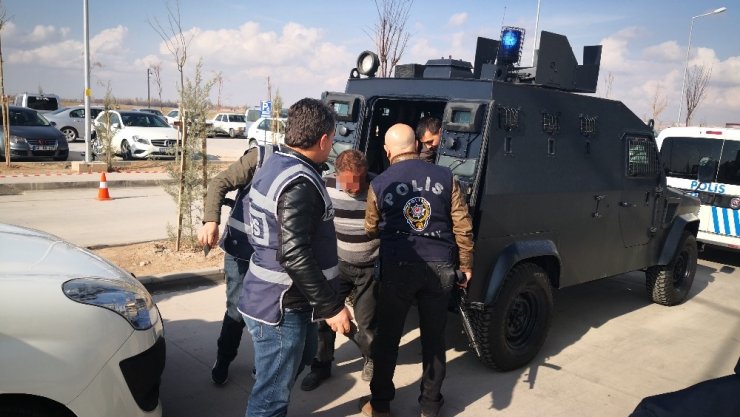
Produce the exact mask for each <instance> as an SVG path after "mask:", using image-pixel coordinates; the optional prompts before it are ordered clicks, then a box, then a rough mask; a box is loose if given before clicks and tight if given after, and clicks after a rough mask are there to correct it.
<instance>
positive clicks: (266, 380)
mask: <svg viewBox="0 0 740 417" xmlns="http://www.w3.org/2000/svg"><path fill="white" fill-rule="evenodd" d="M335 124H336V114H335V113H334V111H333V110H332V109H331V108H330V107H328V106H327V105H326V104H324V103H322V102H321V101H319V100H315V99H309V98H305V99H302V100H300V101H298V102H297V103H295V104H293V105H292V106H291V107H290V109H289V110H288V126H287V128H286V132H285V146H284V147H282V148H281V149H280V151H278V152H275V153H274V154H273V155H272V157H270V159H268V160H266V161H265V163H264V164H263V165H262V167H261V168H260V169H259V170H258V171H257V172H256V173H255V175H254V178H253V180H252V185H251V188H250V190H249V195H248V197H247V199H246V200H247V202H248V204H244V216H243V218H244V220H245V223H246V224H249V225H251V230H250V232H249V243H250V244H251V246H252V247H253V248H254V254H253V255H252V258H251V262H250V265H249V270H248V271H247V274H246V276H245V277H244V281H243V283H242V293H241V296H240V298H239V311H240V312H241V313H242V314H243V316H244V321H245V322H246V324H247V328H248V329H249V333H250V334H251V335H252V341H253V343H254V356H255V359H254V360H255V366H256V368H257V381H256V382H255V384H254V386H253V387H252V391H251V394H250V396H249V403H248V405H247V413H246V415H247V416H248V417H266V416H284V415H286V414H287V412H288V404H289V402H290V391H291V389H292V388H293V385H294V383H295V381H296V378H297V376H298V374H299V373H300V372H301V370H302V369H303V368H304V367H305V366H306V365H308V364H310V363H311V359H312V358H313V357H314V355H315V354H316V342H317V333H316V323H315V321H314V320H326V324H327V325H328V326H329V328H330V329H331V330H332V331H334V332H342V333H347V332H349V330H350V320H351V319H352V316H351V315H350V313H349V310H348V309H347V307H345V306H344V301H343V300H342V299H341V298H339V296H338V295H337V294H336V292H335V291H334V289H333V287H332V284H331V283H330V280H333V279H336V278H337V276H338V266H337V263H338V256H337V241H336V233H335V229H334V206H333V205H332V202H331V199H330V198H329V196H328V193H327V190H326V187H325V186H324V181H323V179H322V178H321V169H320V165H321V164H322V163H324V162H326V160H327V159H328V158H329V153H330V152H331V149H332V140H333V138H334V129H335Z"/></svg>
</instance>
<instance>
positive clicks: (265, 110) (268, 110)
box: [260, 100, 272, 117]
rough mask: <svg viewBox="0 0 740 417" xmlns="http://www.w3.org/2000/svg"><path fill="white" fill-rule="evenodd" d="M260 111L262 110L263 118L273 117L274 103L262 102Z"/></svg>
mask: <svg viewBox="0 0 740 417" xmlns="http://www.w3.org/2000/svg"><path fill="white" fill-rule="evenodd" d="M260 109H262V117H270V116H272V101H270V100H260Z"/></svg>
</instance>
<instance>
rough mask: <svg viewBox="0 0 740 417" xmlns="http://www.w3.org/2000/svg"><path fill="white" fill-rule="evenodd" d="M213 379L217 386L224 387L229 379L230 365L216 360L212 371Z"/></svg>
mask: <svg viewBox="0 0 740 417" xmlns="http://www.w3.org/2000/svg"><path fill="white" fill-rule="evenodd" d="M211 379H212V380H213V383H214V384H216V385H223V384H225V383H226V381H227V380H228V379H229V363H228V362H225V361H220V360H216V363H214V364H213V368H212V369H211Z"/></svg>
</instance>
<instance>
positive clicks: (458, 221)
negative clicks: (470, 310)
mask: <svg viewBox="0 0 740 417" xmlns="http://www.w3.org/2000/svg"><path fill="white" fill-rule="evenodd" d="M385 151H386V153H387V155H388V159H389V160H390V161H391V166H390V167H389V168H388V169H386V170H385V171H384V172H383V173H382V174H380V175H379V176H377V177H376V178H375V179H374V180H373V181H372V182H371V183H370V191H369V193H368V198H367V210H366V213H365V230H366V232H367V233H368V235H370V236H375V235H379V236H380V260H381V268H380V269H381V274H380V286H379V293H378V301H377V303H378V306H382V307H381V308H378V309H377V313H376V321H377V323H376V324H377V331H376V335H375V339H374V342H373V345H372V349H371V352H372V356H373V360H374V372H373V378H372V381H371V382H370V391H371V394H372V395H371V397H369V398H368V397H365V398H363V399H361V400H360V405H361V411H362V413H363V415H366V416H389V415H390V402H391V400H393V397H394V396H395V387H394V385H393V373H394V371H395V367H396V360H397V358H398V345H399V342H400V339H401V335H402V333H403V327H404V322H405V319H406V314H407V313H408V310H409V308H410V306H411V305H412V303H413V302H416V303H417V305H418V309H419V322H420V323H419V325H420V326H419V327H420V330H421V345H422V379H421V395H420V396H419V403H420V405H421V415H422V416H437V415H438V413H439V410H440V407H441V406H442V403H443V397H442V394H441V388H442V381H443V380H444V377H445V369H446V358H445V351H446V348H445V324H446V321H447V305H448V301H449V296H450V292H451V290H452V288H453V287H454V286H455V284H456V279H455V276H456V274H455V271H456V269H457V268H458V267H459V269H460V270H461V271H463V272H464V275H465V278H466V280H465V281H464V282H461V283H459V285H460V286H462V287H465V286H467V283H468V281H469V280H470V278H471V277H472V274H473V240H472V238H473V236H472V230H473V226H472V221H471V218H470V214H469V213H468V207H467V204H466V203H465V200H464V199H463V195H462V193H461V191H460V188H459V186H458V185H457V182H456V181H455V180H454V178H453V176H452V172H450V170H449V169H447V168H444V167H440V166H437V165H433V164H428V163H426V162H424V161H422V160H420V159H419V155H418V154H417V153H416V145H415V138H414V131H413V130H412V129H411V127H409V126H408V125H405V124H396V125H393V126H391V128H390V129H388V132H387V133H386V135H385Z"/></svg>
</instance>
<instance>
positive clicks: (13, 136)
mask: <svg viewBox="0 0 740 417" xmlns="http://www.w3.org/2000/svg"><path fill="white" fill-rule="evenodd" d="M9 116H10V159H11V160H13V161H17V160H28V159H41V158H44V159H45V158H51V159H53V160H55V161H66V160H67V157H69V145H68V144H67V139H66V138H65V137H64V135H63V134H62V133H61V132H60V131H59V130H57V129H56V128H55V127H54V126H52V125H51V124H50V123H49V121H48V120H46V119H45V118H44V117H43V116H41V115H39V114H38V113H37V112H36V111H35V110H32V109H28V108H25V107H18V106H10V109H9ZM0 124H2V118H0ZM2 136H3V134H2V131H0V137H2ZM4 160H5V140H4V138H3V140H2V141H0V161H4Z"/></svg>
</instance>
